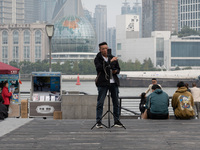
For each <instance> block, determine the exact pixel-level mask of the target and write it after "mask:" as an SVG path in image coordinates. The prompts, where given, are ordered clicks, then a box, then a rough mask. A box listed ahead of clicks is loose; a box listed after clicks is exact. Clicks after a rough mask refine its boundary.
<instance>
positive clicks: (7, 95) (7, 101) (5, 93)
mask: <svg viewBox="0 0 200 150" xmlns="http://www.w3.org/2000/svg"><path fill="white" fill-rule="evenodd" d="M1 95H2V97H3V100H4V103H3V104H4V105H5V106H6V108H7V111H8V110H9V105H10V97H11V96H12V92H9V91H8V81H5V82H4V86H3V90H2V93H1Z"/></svg>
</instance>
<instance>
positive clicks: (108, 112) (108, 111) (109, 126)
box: [91, 90, 126, 130]
mask: <svg viewBox="0 0 200 150" xmlns="http://www.w3.org/2000/svg"><path fill="white" fill-rule="evenodd" d="M107 114H108V126H106V125H104V124H102V125H103V126H104V127H106V128H109V129H110V128H112V127H113V126H114V125H113V126H111V125H110V114H111V115H112V116H113V118H114V119H115V120H116V121H118V122H119V123H120V124H121V125H122V127H123V128H124V129H126V128H125V126H124V125H123V124H122V123H121V122H120V121H119V119H118V118H117V117H116V116H115V115H114V114H113V113H112V111H111V110H110V90H109V93H108V110H107V111H106V113H105V114H104V115H103V116H102V117H101V118H100V119H99V120H98V121H97V122H96V123H95V124H94V126H93V127H92V128H91V130H92V129H93V128H94V127H95V126H96V125H97V123H98V122H99V121H101V120H102V119H103V117H105V116H106V115H107Z"/></svg>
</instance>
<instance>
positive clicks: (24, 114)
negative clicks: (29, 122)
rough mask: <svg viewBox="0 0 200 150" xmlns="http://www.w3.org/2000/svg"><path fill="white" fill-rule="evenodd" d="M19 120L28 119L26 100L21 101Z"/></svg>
mask: <svg viewBox="0 0 200 150" xmlns="http://www.w3.org/2000/svg"><path fill="white" fill-rule="evenodd" d="M21 118H28V100H21Z"/></svg>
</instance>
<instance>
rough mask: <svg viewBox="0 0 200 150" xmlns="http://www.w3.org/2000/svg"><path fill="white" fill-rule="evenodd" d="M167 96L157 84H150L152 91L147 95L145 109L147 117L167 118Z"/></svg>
mask: <svg viewBox="0 0 200 150" xmlns="http://www.w3.org/2000/svg"><path fill="white" fill-rule="evenodd" d="M168 106H169V97H168V95H167V94H166V93H165V92H164V91H162V90H161V87H160V86H159V85H157V84H155V85H153V86H152V93H151V94H150V95H149V96H148V97H147V102H146V111H145V113H147V118H148V119H168V116H169V111H168Z"/></svg>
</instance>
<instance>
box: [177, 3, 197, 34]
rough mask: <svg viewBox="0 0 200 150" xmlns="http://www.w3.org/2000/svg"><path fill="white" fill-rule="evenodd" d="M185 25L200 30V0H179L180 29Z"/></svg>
mask: <svg viewBox="0 0 200 150" xmlns="http://www.w3.org/2000/svg"><path fill="white" fill-rule="evenodd" d="M184 26H188V27H190V28H191V29H194V30H196V31H200V0H192V1H190V0H179V31H180V30H181V29H182V28H183V27H184Z"/></svg>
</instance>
